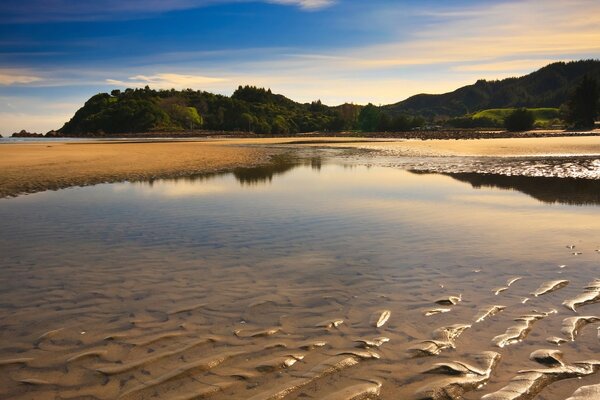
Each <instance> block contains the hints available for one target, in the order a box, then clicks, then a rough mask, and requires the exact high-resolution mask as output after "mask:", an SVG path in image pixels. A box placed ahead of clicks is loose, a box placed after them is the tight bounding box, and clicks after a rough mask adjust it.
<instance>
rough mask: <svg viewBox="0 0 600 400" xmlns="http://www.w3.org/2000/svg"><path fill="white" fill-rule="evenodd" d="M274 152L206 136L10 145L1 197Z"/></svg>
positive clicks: (209, 168) (0, 175) (171, 172)
mask: <svg viewBox="0 0 600 400" xmlns="http://www.w3.org/2000/svg"><path fill="white" fill-rule="evenodd" d="M275 152H276V150H274V149H270V150H269V149H265V148H258V147H237V146H231V145H230V146H223V145H219V143H218V142H205V141H198V142H138V143H115V142H110V143H107V142H95V143H56V142H54V143H31V144H6V145H1V146H0V197H6V196H14V195H18V194H22V193H32V192H39V191H42V190H47V189H60V188H66V187H70V186H79V185H90V184H96V183H102V182H118V181H125V180H131V181H136V180H144V179H152V178H158V177H170V176H187V175H194V174H203V173H211V172H220V171H226V170H231V169H233V168H236V167H241V166H252V165H257V164H261V163H266V162H268V160H269V156H270V155H272V154H274V153H275Z"/></svg>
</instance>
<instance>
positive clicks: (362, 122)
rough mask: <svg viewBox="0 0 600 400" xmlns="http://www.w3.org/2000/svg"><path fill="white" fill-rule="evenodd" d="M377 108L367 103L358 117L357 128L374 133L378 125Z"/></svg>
mask: <svg viewBox="0 0 600 400" xmlns="http://www.w3.org/2000/svg"><path fill="white" fill-rule="evenodd" d="M379 113H380V111H379V108H378V107H376V106H374V105H373V104H371V103H369V104H367V105H366V106H365V107H363V109H362V110H361V111H360V114H359V115H358V126H359V127H360V129H361V130H362V131H365V132H375V130H376V129H377V126H378V125H379Z"/></svg>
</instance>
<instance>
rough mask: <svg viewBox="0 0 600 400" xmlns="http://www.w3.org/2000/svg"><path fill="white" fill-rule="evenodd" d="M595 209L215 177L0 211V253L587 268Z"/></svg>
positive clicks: (413, 183) (433, 180)
mask: <svg viewBox="0 0 600 400" xmlns="http://www.w3.org/2000/svg"><path fill="white" fill-rule="evenodd" d="M597 208H598V207H597V206H585V207H578V206H569V205H547V204H544V203H541V202H538V201H537V200H535V199H533V198H531V197H529V196H527V195H525V194H522V193H519V192H517V191H508V190H498V189H488V188H482V189H473V188H471V186H470V185H469V184H465V183H461V182H458V181H456V180H454V179H452V178H450V177H447V176H443V175H421V174H411V173H408V172H405V171H401V170H397V169H393V168H381V167H373V168H366V167H356V168H344V167H342V166H338V165H325V166H323V168H322V169H321V170H320V171H317V170H314V169H311V168H309V167H305V166H304V167H298V168H296V169H293V170H291V171H289V172H287V173H285V174H283V175H279V176H276V177H275V178H273V180H272V181H271V182H270V183H266V184H264V185H252V186H248V185H240V183H239V182H238V181H237V180H236V179H235V178H234V177H233V176H232V175H220V176H215V177H213V178H209V179H201V180H199V181H197V182H192V181H190V180H189V179H188V180H180V181H169V180H167V181H155V182H153V183H152V184H151V185H150V184H116V185H99V186H94V187H88V188H76V189H68V190H63V191H58V192H46V193H40V194H37V195H32V196H24V197H19V198H16V199H8V200H2V201H1V202H0V218H2V220H3V221H7V223H6V224H5V230H3V232H2V235H1V236H0V243H1V245H2V246H1V247H2V248H6V249H11V252H10V253H13V254H14V255H19V256H21V257H23V258H25V259H31V258H34V259H35V258H36V257H37V256H38V255H40V254H44V255H45V258H46V259H49V260H52V259H56V260H59V259H61V257H62V258H64V257H67V258H68V257H74V258H75V259H77V257H83V258H85V257H86V255H85V254H83V255H79V256H78V255H75V254H71V255H65V253H64V252H63V249H65V248H77V247H85V248H93V249H94V252H101V253H102V254H105V257H107V258H110V257H111V254H117V253H118V251H119V249H121V250H123V251H125V250H127V252H128V253H130V254H132V253H133V254H135V252H136V251H138V252H139V251H144V252H148V253H147V254H154V253H155V252H158V254H162V253H161V252H162V251H168V253H169V256H170V257H175V258H177V257H182V258H187V257H190V258H192V259H193V258H197V257H201V258H208V259H212V260H214V262H217V263H223V264H224V265H227V264H228V263H235V262H239V260H240V259H243V260H244V262H248V263H254V264H262V263H265V262H267V261H268V262H269V263H272V262H274V260H279V261H278V262H285V260H286V259H288V260H290V259H294V260H296V261H295V262H299V261H298V259H296V257H301V258H302V257H308V258H310V257H313V256H312V255H314V256H315V257H316V256H317V255H318V258H319V259H330V260H335V262H336V263H340V265H343V264H348V263H350V264H351V263H354V262H358V260H361V262H367V261H368V262H369V263H370V264H372V265H373V267H377V266H398V267H401V266H408V265H421V264H432V265H454V264H465V263H467V264H468V263H471V264H481V263H486V264H498V265H512V266H514V265H517V264H521V263H522V264H524V265H528V266H532V265H533V266H534V265H538V264H540V263H541V264H556V265H558V264H562V263H567V262H568V261H570V258H569V257H571V256H570V253H569V252H568V251H566V249H565V245H566V244H567V243H576V244H577V245H578V247H581V248H582V249H584V251H585V253H584V255H583V256H582V258H580V259H579V260H587V259H588V258H589V257H594V256H595V257H597V255H596V254H595V253H594V252H593V251H591V250H593V249H592V246H593V245H597V243H592V242H590V238H597V237H598V234H599V233H600V218H598V217H597V213H598V210H597ZM21 238H27V240H26V241H22V240H21ZM88 257H89V255H88ZM115 257H116V256H115ZM161 257H162V256H161ZM565 258H566V259H565ZM236 260H238V261H236Z"/></svg>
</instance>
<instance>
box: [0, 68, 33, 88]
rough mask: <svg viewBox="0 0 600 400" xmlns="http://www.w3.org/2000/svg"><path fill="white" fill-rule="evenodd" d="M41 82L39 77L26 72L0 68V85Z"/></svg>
mask: <svg viewBox="0 0 600 400" xmlns="http://www.w3.org/2000/svg"><path fill="white" fill-rule="evenodd" d="M41 80H42V78H41V77H39V76H35V75H33V74H32V73H29V72H27V71H22V70H17V69H7V68H0V85H26V84H29V83H34V82H39V81H41Z"/></svg>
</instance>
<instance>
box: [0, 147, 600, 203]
mask: <svg viewBox="0 0 600 400" xmlns="http://www.w3.org/2000/svg"><path fill="white" fill-rule="evenodd" d="M300 147H317V148H322V147H328V148H347V149H354V150H370V151H371V153H374V156H377V154H383V155H386V156H392V157H432V156H433V157H453V156H463V157H530V156H538V157H545V156H549V157H552V156H561V157H566V156H596V155H597V156H599V157H600V136H598V135H592V136H589V135H582V136H577V137H565V136H556V135H554V136H553V137H545V138H540V137H520V138H515V137H513V138H493V139H489V138H488V139H481V140H467V139H458V140H441V139H432V140H427V141H423V140H411V139H396V138H364V137H352V136H344V137H321V136H312V135H301V136H295V137H293V138H290V137H280V138H235V139H231V138H224V139H201V140H193V139H189V140H152V139H143V138H135V139H133V138H132V139H129V140H122V141H106V140H103V141H93V140H90V141H84V142H81V143H73V142H71V143H68V142H57V141H52V142H47V143H40V142H38V143H13V144H4V145H1V146H0V197H8V196H16V195H19V194H24V193H33V192H39V191H43V190H56V189H61V188H67V187H71V186H84V185H92V184H97V183H103V182H119V181H140V180H150V179H158V178H168V177H178V176H190V175H198V174H206V173H215V172H225V171H231V170H233V169H235V168H238V167H252V166H258V165H264V164H266V163H268V162H269V160H270V159H271V157H272V156H274V155H277V154H281V153H282V152H286V151H290V150H291V149H295V148H300Z"/></svg>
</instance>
